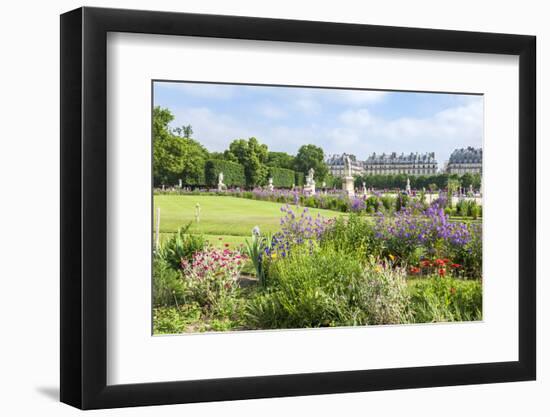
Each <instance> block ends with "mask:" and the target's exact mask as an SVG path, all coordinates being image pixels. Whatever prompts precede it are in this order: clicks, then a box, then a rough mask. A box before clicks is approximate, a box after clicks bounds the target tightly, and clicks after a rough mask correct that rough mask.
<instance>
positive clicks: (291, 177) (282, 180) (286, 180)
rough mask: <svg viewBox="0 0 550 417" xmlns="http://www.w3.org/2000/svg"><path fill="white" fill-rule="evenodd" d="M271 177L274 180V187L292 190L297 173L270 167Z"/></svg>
mask: <svg viewBox="0 0 550 417" xmlns="http://www.w3.org/2000/svg"><path fill="white" fill-rule="evenodd" d="M269 176H270V177H271V178H273V185H274V186H275V187H277V188H292V184H294V183H295V173H294V171H293V170H291V169H285V168H276V167H270V168H269Z"/></svg>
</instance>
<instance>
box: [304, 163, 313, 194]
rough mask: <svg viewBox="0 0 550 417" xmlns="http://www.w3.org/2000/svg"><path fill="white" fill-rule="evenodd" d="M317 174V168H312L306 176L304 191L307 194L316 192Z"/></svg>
mask: <svg viewBox="0 0 550 417" xmlns="http://www.w3.org/2000/svg"><path fill="white" fill-rule="evenodd" d="M314 175H315V170H314V169H313V168H310V169H309V171H308V174H307V177H306V185H305V186H304V192H305V193H306V194H315V180H314V179H313V176H314Z"/></svg>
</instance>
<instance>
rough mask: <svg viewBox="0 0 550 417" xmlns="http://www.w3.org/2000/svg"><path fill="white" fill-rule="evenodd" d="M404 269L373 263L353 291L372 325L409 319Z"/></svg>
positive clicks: (395, 322) (397, 322)
mask: <svg viewBox="0 0 550 417" xmlns="http://www.w3.org/2000/svg"><path fill="white" fill-rule="evenodd" d="M405 276H406V273H405V270H404V269H402V268H390V267H382V266H380V265H376V264H373V265H370V266H369V267H368V268H366V269H365V271H364V273H363V276H362V277H361V278H362V279H361V280H360V281H359V282H358V284H359V285H357V286H356V287H355V288H352V291H354V292H356V297H357V298H358V299H359V300H360V302H359V306H360V307H361V309H362V310H363V311H364V312H365V313H366V314H367V320H368V323H369V324H399V323H408V322H409V321H410V312H409V310H408V307H409V293H408V288H407V282H406V280H405Z"/></svg>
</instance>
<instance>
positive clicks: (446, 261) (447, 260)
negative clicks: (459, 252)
mask: <svg viewBox="0 0 550 417" xmlns="http://www.w3.org/2000/svg"><path fill="white" fill-rule="evenodd" d="M443 262H445V263H446V264H450V263H451V260H450V259H447V258H445V259H443Z"/></svg>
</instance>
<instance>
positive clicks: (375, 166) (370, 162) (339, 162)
mask: <svg viewBox="0 0 550 417" xmlns="http://www.w3.org/2000/svg"><path fill="white" fill-rule="evenodd" d="M348 156H349V158H350V161H351V168H352V174H353V175H363V174H369V175H375V174H384V175H391V174H407V175H434V174H436V173H437V169H438V168H437V160H436V159H435V153H433V152H429V153H423V154H419V153H410V154H408V155H405V154H403V153H401V154H400V155H398V154H397V153H396V152H393V153H391V154H385V153H382V154H379V155H377V154H376V153H373V154H372V155H370V156H369V157H368V158H367V159H366V160H365V161H359V160H357V158H356V157H355V155H348ZM345 157H346V154H341V155H331V156H329V157H328V158H327V160H326V163H327V165H328V168H329V170H330V172H331V174H332V175H334V176H335V177H342V176H344V158H345Z"/></svg>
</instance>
